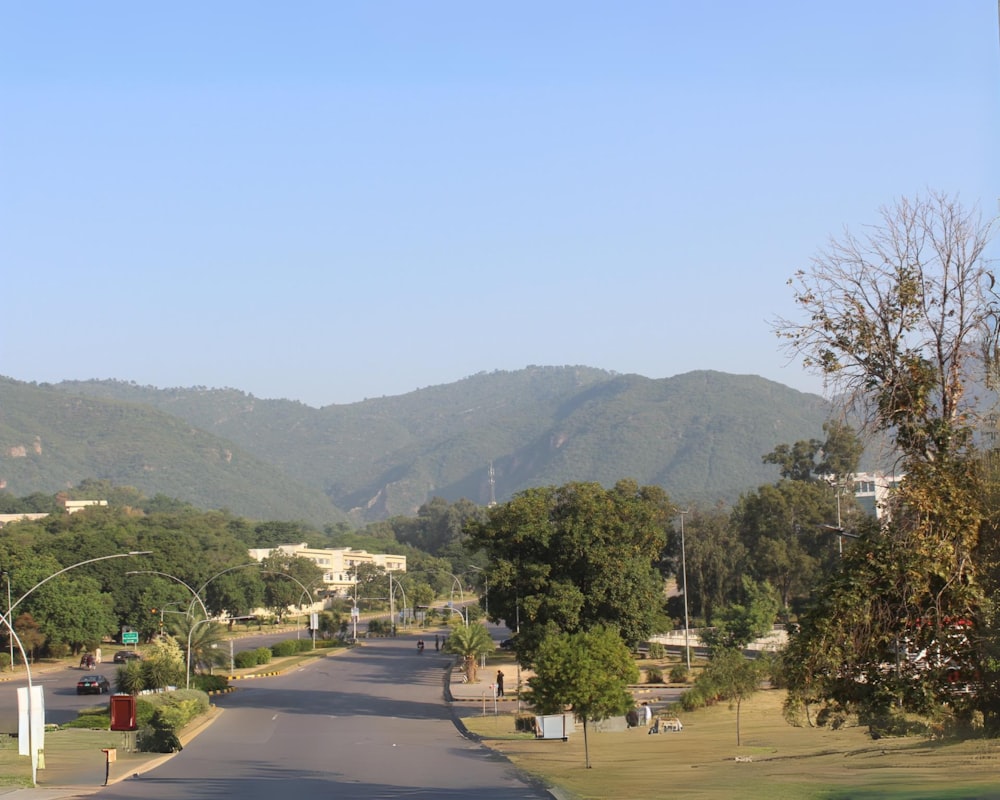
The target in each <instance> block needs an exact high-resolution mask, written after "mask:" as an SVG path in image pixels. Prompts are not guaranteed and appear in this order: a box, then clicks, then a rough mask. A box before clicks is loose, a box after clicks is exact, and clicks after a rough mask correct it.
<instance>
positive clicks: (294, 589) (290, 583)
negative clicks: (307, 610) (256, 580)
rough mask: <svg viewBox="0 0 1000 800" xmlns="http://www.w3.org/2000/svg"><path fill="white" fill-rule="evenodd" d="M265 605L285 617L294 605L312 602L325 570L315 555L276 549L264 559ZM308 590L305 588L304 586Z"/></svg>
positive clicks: (279, 615)
mask: <svg viewBox="0 0 1000 800" xmlns="http://www.w3.org/2000/svg"><path fill="white" fill-rule="evenodd" d="M260 566H261V576H262V578H263V581H264V606H265V607H266V608H267V609H268V610H269V611H271V612H272V613H273V614H274V615H275V616H276V617H277V618H278V619H281V618H282V617H283V616H284V614H285V612H286V611H287V610H288V609H289V608H290V607H291V606H303V605H310V604H311V603H312V602H314V601H315V599H316V598H315V589H316V587H317V586H318V585H319V584H320V583H321V581H322V579H323V570H322V569H320V567H319V566H317V565H316V563H315V562H314V561H312V559H309V558H304V557H302V556H291V555H288V554H287V553H282V552H281V551H279V550H275V551H274V552H272V553H270V554H269V555H267V556H265V558H264V559H263V560H262V561H261V564H260ZM303 586H304V587H305V588H306V589H307V590H308V591H306V592H304V591H303V589H302V587H303Z"/></svg>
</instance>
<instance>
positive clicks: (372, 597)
mask: <svg viewBox="0 0 1000 800" xmlns="http://www.w3.org/2000/svg"><path fill="white" fill-rule="evenodd" d="M349 572H350V573H351V576H352V577H353V578H354V597H355V599H356V600H357V601H358V604H359V605H360V604H362V603H363V604H365V605H366V607H371V605H372V604H373V603H375V602H378V603H381V602H382V601H383V600H385V601H388V597H389V581H388V579H387V578H386V577H385V568H384V567H380V566H378V565H377V564H373V563H371V562H369V561H361V562H359V563H357V564H355V565H354V566H353V567H351V568H350V570H349Z"/></svg>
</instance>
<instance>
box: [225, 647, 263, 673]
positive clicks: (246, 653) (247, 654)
mask: <svg viewBox="0 0 1000 800" xmlns="http://www.w3.org/2000/svg"><path fill="white" fill-rule="evenodd" d="M268 652H269V653H270V650H268ZM258 663H259V662H258V661H257V651H256V650H241V651H240V652H238V653H237V654H236V655H234V656H233V664H234V665H235V667H236V669H249V668H250V667H256V666H257V664H258Z"/></svg>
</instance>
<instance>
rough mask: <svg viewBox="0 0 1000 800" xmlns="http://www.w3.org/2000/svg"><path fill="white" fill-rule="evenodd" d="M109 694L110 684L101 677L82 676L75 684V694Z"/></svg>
mask: <svg viewBox="0 0 1000 800" xmlns="http://www.w3.org/2000/svg"><path fill="white" fill-rule="evenodd" d="M105 692H108V693H110V692H111V683H110V682H109V681H108V679H107V678H105V677H104V676H103V675H84V676H83V677H82V678H80V680H78V681H77V682H76V693H77V694H104V693H105Z"/></svg>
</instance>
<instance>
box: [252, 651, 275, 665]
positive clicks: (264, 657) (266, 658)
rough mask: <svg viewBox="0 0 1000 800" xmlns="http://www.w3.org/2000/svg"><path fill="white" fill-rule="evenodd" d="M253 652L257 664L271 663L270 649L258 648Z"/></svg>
mask: <svg viewBox="0 0 1000 800" xmlns="http://www.w3.org/2000/svg"><path fill="white" fill-rule="evenodd" d="M254 652H255V653H256V654H257V663H258V664H270V663H271V648H270V647H258V648H257V649H256V650H254Z"/></svg>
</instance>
